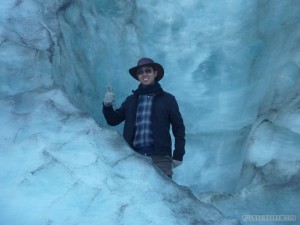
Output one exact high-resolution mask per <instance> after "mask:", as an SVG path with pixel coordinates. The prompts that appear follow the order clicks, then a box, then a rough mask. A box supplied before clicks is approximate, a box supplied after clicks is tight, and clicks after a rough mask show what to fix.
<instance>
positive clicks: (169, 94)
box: [162, 91, 175, 98]
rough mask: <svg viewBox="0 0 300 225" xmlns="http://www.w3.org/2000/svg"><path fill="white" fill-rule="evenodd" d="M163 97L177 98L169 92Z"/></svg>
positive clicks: (164, 93)
mask: <svg viewBox="0 0 300 225" xmlns="http://www.w3.org/2000/svg"><path fill="white" fill-rule="evenodd" d="M162 96H164V97H165V98H175V96H174V95H173V94H171V93H170V92H167V91H163V92H162Z"/></svg>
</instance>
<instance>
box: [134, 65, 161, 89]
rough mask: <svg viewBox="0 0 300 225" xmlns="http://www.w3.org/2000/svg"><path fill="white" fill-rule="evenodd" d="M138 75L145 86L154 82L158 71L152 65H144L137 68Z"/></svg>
mask: <svg viewBox="0 0 300 225" xmlns="http://www.w3.org/2000/svg"><path fill="white" fill-rule="evenodd" d="M136 76H137V78H138V80H139V81H140V82H141V84H142V85H143V86H147V85H151V84H153V83H154V81H155V78H156V76H157V71H154V70H153V68H152V67H151V66H142V67H140V68H138V69H137V73H136Z"/></svg>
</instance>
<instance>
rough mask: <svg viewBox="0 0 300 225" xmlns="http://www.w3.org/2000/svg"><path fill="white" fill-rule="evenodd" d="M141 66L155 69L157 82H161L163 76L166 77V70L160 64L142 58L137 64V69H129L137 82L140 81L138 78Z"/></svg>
mask: <svg viewBox="0 0 300 225" xmlns="http://www.w3.org/2000/svg"><path fill="white" fill-rule="evenodd" d="M141 66H151V67H153V69H154V70H156V71H157V77H156V80H157V81H159V80H161V78H163V76H164V68H163V67H162V65H160V64H159V63H156V62H154V61H153V60H152V59H149V58H141V59H140V60H139V61H138V62H137V65H136V66H135V67H132V68H131V69H129V73H130V75H131V76H132V77H133V78H134V79H136V80H138V78H137V76H136V72H137V69H138V68H139V67H141Z"/></svg>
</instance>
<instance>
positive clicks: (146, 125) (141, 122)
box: [133, 95, 153, 148]
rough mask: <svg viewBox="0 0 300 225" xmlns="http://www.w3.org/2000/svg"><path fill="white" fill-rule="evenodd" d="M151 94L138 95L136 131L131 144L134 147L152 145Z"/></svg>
mask: <svg viewBox="0 0 300 225" xmlns="http://www.w3.org/2000/svg"><path fill="white" fill-rule="evenodd" d="M152 102H153V96H150V95H140V96H139V103H138V107H137V113H136V121H135V126H136V131H135V137H134V140H133V146H134V147H136V148H145V147H150V146H152V145H153V136H152V130H151V108H152Z"/></svg>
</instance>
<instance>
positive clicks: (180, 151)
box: [170, 97, 185, 161]
mask: <svg viewBox="0 0 300 225" xmlns="http://www.w3.org/2000/svg"><path fill="white" fill-rule="evenodd" d="M170 122H171V125H172V132H173V135H174V138H175V150H174V152H173V159H175V160H178V161H182V160H183V155H184V154H185V126H184V123H183V119H182V116H181V113H180V111H179V107H178V104H177V101H176V99H175V97H174V98H173V102H172V110H171V113H170Z"/></svg>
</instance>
